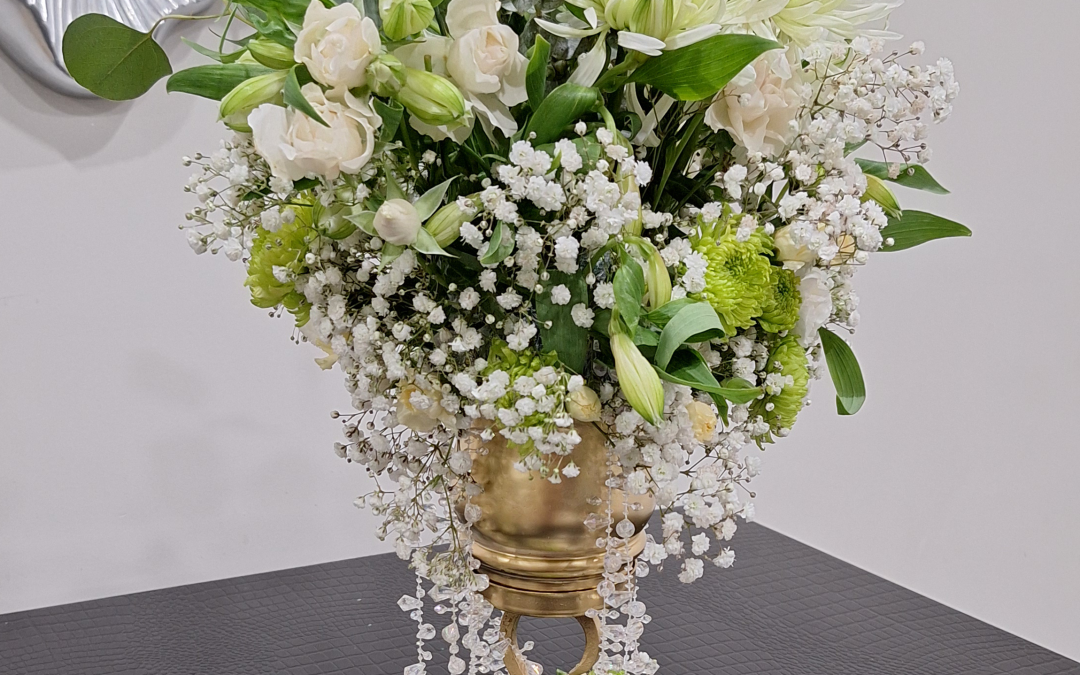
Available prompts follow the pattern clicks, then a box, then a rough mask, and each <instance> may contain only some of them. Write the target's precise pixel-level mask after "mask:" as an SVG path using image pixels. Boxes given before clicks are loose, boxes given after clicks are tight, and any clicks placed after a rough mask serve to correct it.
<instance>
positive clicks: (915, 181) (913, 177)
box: [855, 159, 949, 195]
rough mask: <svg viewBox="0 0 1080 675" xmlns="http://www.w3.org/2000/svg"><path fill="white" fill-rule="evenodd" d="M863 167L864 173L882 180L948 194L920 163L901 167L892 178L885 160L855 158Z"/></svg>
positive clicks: (939, 193)
mask: <svg viewBox="0 0 1080 675" xmlns="http://www.w3.org/2000/svg"><path fill="white" fill-rule="evenodd" d="M855 161H856V162H857V163H858V164H859V166H860V167H861V168H862V170H863V173H865V174H867V175H869V176H875V177H877V178H880V179H881V180H887V181H892V182H893V183H896V184H897V185H903V186H904V187H909V188H912V189H915V190H924V191H926V192H932V193H934V194H938V195H947V194H949V191H948V190H946V189H945V188H944V186H942V185H941V183H939V182H937V180H935V179H934V177H933V176H931V175H930V172H929V171H927V170H926V169H925V168H924V167H922V166H919V165H918V164H908V165H906V166H901V167H900V173H899V174H898V175H897V176H896V178H891V177H890V173H889V165H888V164H886V163H885V162H875V161H873V160H870V159H856V160H855Z"/></svg>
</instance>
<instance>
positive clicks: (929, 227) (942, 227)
mask: <svg viewBox="0 0 1080 675" xmlns="http://www.w3.org/2000/svg"><path fill="white" fill-rule="evenodd" d="M881 236H882V237H884V238H885V239H886V240H889V239H892V240H893V243H892V245H891V246H882V247H881V250H882V251H904V250H907V249H909V248H914V247H915V246H918V245H920V244H925V243H926V242H928V241H933V240H935V239H945V238H947V237H970V236H971V230H969V229H968V228H966V227H964V226H963V225H961V224H960V223H955V222H953V221H951V220H946V219H945V218H942V217H941V216H935V215H933V214H930V213H924V212H923V211H904V217H903V218H901V219H899V220H895V219H893V218H890V219H889V224H888V225H887V226H886V227H885V228H884V229H882V230H881Z"/></svg>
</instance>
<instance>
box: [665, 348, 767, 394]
mask: <svg viewBox="0 0 1080 675" xmlns="http://www.w3.org/2000/svg"><path fill="white" fill-rule="evenodd" d="M653 367H654V368H655V366H653ZM656 372H657V373H658V374H659V375H660V379H662V380H667V381H668V382H671V383H673V384H681V385H683V386H686V387H690V388H691V389H697V390H698V391H703V392H705V393H706V394H712V395H713V397H714V400H715V398H716V397H719V398H721V399H723V400H724V401H731V402H732V403H735V404H736V405H738V404H743V403H749V402H751V401H753V400H755V399H756V398H758V397H759V396H761V388H760V387H755V386H753V385H751V384H750V383H749V382H747V381H746V380H738V379H730V380H725V382H724V385H721V384H720V383H719V382H718V381H717V380H716V376H715V375H713V372H712V369H711V368H709V365H708V364H707V363H705V359H704V358H702V356H701V354H699V353H697V351H695V350H693V349H680V350H678V351H677V352H675V354H673V355H672V357H671V361H670V362H669V363H668V367H667V368H666V369H661V368H656Z"/></svg>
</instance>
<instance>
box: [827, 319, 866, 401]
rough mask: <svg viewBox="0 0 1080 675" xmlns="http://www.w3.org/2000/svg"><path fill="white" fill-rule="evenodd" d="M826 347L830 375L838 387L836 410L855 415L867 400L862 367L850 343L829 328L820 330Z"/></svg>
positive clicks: (834, 384)
mask: <svg viewBox="0 0 1080 675" xmlns="http://www.w3.org/2000/svg"><path fill="white" fill-rule="evenodd" d="M818 334H819V335H820V336H821V345H822V347H824V349H825V361H826V362H827V363H828V364H829V375H830V376H831V377H832V381H833V386H834V387H835V388H836V411H837V412H838V413H840V414H841V415H854V414H855V413H857V412H859V410H860V409H861V408H862V407H863V403H865V402H866V383H865V382H864V381H863V374H862V368H860V367H859V361H858V359H856V358H855V352H853V351H851V347H850V346H849V345H848V343H846V342H844V340H843V339H842V338H841V337H840V336H838V335H837V334H836V333H833V332H832V331H830V330H829V329H827V328H822V329H821V330H819V331H818Z"/></svg>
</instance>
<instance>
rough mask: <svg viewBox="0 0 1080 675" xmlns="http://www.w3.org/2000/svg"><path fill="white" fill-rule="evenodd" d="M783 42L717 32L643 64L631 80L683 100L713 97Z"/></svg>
mask: <svg viewBox="0 0 1080 675" xmlns="http://www.w3.org/2000/svg"><path fill="white" fill-rule="evenodd" d="M780 48H781V46H780V44H779V43H776V42H773V41H772V40H766V39H764V38H759V37H757V36H755V35H736V34H731V35H715V36H713V37H711V38H707V39H705V40H702V41H701V42H697V43H695V44H692V45H688V46H686V47H683V48H681V49H676V50H674V51H670V52H664V53H663V54H661V55H660V56H657V57H654V58H651V59H649V60H648V61H646V62H645V63H644V64H642V65H641V66H640V67H639V68H638V69H637V70H635V71H634V73H633V74H632V75H631V76H630V82H637V83H639V84H646V85H649V86H650V87H654V88H656V89H659V90H660V91H662V92H664V93H665V94H667V95H668V96H671V97H673V98H676V99H679V100H681V101H700V100H702V99H706V98H710V97H712V96H713V95H715V94H716V92H718V91H720V90H721V89H723V88H724V87H725V86H727V83H728V82H730V81H731V78H733V77H735V76H736V75H738V74H739V72H741V71H742V69H743V68H745V67H746V66H748V65H750V64H751V63H753V62H754V60H755V59H757V57H759V56H761V55H762V54H764V53H765V52H767V51H771V50H773V49H780Z"/></svg>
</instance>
